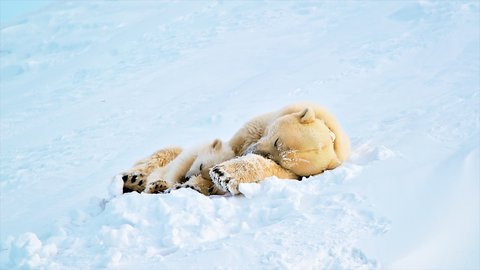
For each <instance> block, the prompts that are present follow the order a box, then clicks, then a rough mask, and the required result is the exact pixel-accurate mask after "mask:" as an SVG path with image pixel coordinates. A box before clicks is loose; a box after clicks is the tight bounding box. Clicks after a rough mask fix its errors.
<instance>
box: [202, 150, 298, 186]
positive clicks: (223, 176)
mask: <svg viewBox="0 0 480 270" xmlns="http://www.w3.org/2000/svg"><path fill="white" fill-rule="evenodd" d="M210 176H211V178H212V181H213V183H214V184H215V186H216V187H217V188H218V189H220V190H221V191H224V192H230V193H231V194H234V195H235V194H238V193H240V192H239V191H238V186H239V184H240V183H254V182H260V181H261V180H263V179H265V178H267V177H270V176H276V177H278V178H282V179H298V176H297V175H296V174H294V173H292V172H290V171H288V170H286V169H284V168H282V167H281V166H280V165H278V164H277V163H275V162H274V161H272V160H270V159H267V158H264V157H262V156H259V155H255V154H248V155H246V156H242V157H238V158H234V159H231V160H227V161H225V162H222V163H220V164H218V165H216V166H214V167H213V168H212V169H211V170H210Z"/></svg>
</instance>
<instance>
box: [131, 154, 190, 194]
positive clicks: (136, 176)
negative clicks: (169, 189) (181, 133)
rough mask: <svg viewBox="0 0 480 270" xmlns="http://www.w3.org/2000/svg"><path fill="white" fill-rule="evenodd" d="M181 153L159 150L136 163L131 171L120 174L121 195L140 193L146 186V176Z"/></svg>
mask: <svg viewBox="0 0 480 270" xmlns="http://www.w3.org/2000/svg"><path fill="white" fill-rule="evenodd" d="M181 152H182V149H181V148H178V147H172V148H165V149H161V150H159V151H157V152H155V153H153V154H152V155H150V156H149V157H147V158H145V159H143V160H141V161H139V162H137V163H136V165H135V167H133V168H132V169H130V170H128V171H126V172H123V173H121V176H122V180H123V193H127V192H132V191H137V192H142V191H143V190H144V189H145V186H146V185H147V178H148V176H149V175H150V174H151V173H152V172H153V171H154V170H155V169H158V168H161V167H164V166H165V165H167V164H168V163H170V162H171V161H172V160H174V159H175V158H176V157H177V156H178V155H179V154H180V153H181Z"/></svg>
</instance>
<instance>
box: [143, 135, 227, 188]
mask: <svg viewBox="0 0 480 270" xmlns="http://www.w3.org/2000/svg"><path fill="white" fill-rule="evenodd" d="M234 156H235V154H234V152H233V150H232V148H231V147H230V145H229V144H228V143H223V142H222V141H221V140H219V139H216V140H214V141H213V142H212V143H209V144H207V145H202V146H199V147H194V148H192V149H188V150H184V151H182V153H180V154H179V155H178V156H177V157H176V158H175V159H174V160H172V161H171V162H170V163H168V164H167V165H166V166H164V167H160V168H157V169H155V170H153V171H152V173H151V174H150V175H149V176H148V177H147V186H146V188H145V193H160V192H165V191H167V192H168V191H170V190H172V189H179V188H193V189H195V190H197V191H198V192H200V193H203V194H205V195H209V194H213V193H218V192H217V189H215V188H214V187H213V182H212V180H211V178H210V175H209V170H210V169H211V168H212V167H213V166H214V165H216V164H218V163H221V162H223V161H226V160H228V159H231V158H233V157H234Z"/></svg>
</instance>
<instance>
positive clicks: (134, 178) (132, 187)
mask: <svg viewBox="0 0 480 270" xmlns="http://www.w3.org/2000/svg"><path fill="white" fill-rule="evenodd" d="M122 180H123V193H128V192H132V191H137V192H142V191H143V190H144V189H145V186H146V184H147V179H146V177H145V176H144V175H143V174H142V173H139V172H128V173H124V174H122Z"/></svg>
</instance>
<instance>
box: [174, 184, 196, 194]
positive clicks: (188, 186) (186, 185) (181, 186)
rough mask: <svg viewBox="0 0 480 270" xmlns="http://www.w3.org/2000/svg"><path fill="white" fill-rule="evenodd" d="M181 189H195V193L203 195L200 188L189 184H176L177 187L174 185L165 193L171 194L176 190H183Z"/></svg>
mask: <svg viewBox="0 0 480 270" xmlns="http://www.w3.org/2000/svg"><path fill="white" fill-rule="evenodd" d="M181 188H191V189H193V190H195V191H197V192H199V193H202V192H201V190H200V188H198V187H196V186H194V185H190V184H187V183H183V184H175V185H173V186H172V187H171V188H169V189H167V190H166V191H165V193H170V192H172V191H174V190H177V189H181Z"/></svg>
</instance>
